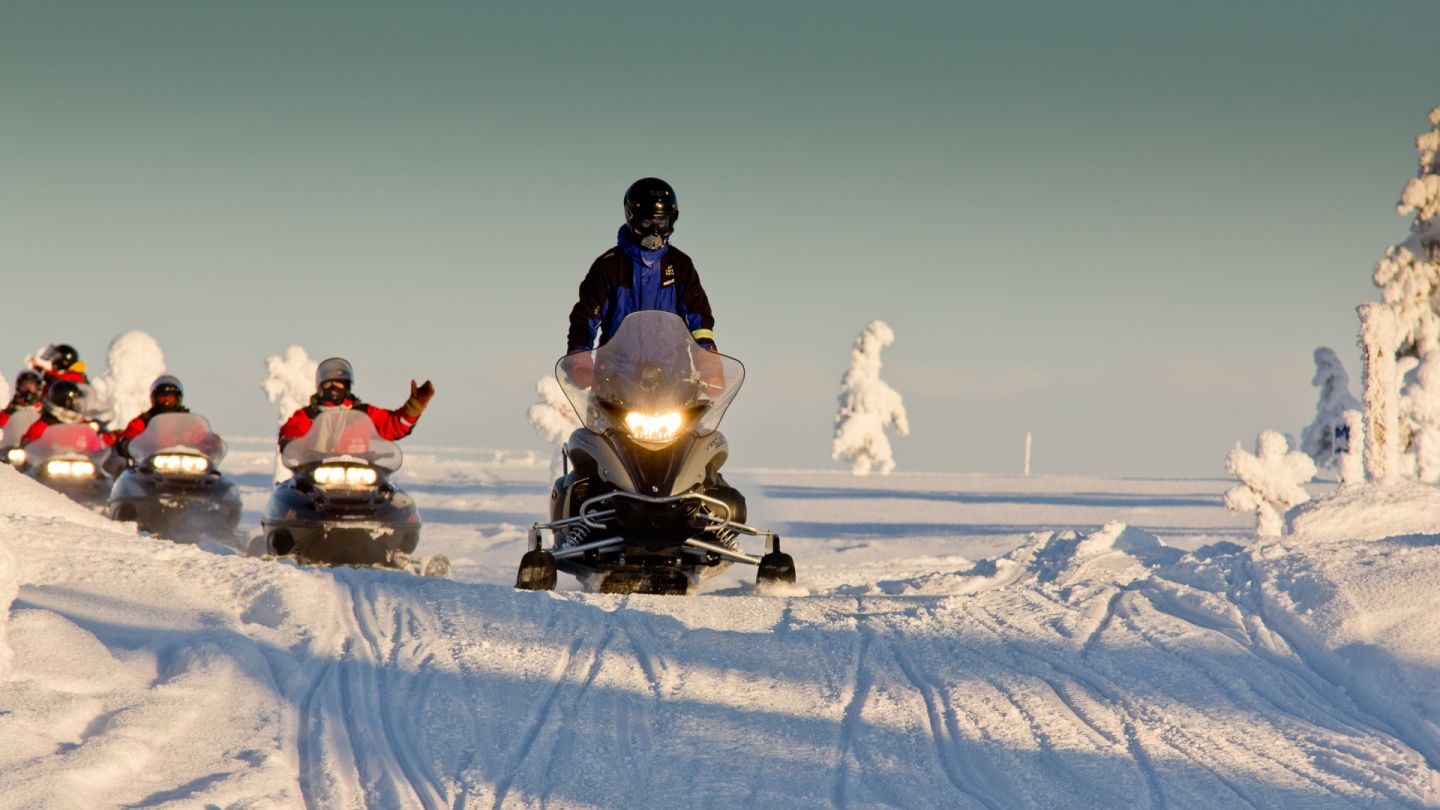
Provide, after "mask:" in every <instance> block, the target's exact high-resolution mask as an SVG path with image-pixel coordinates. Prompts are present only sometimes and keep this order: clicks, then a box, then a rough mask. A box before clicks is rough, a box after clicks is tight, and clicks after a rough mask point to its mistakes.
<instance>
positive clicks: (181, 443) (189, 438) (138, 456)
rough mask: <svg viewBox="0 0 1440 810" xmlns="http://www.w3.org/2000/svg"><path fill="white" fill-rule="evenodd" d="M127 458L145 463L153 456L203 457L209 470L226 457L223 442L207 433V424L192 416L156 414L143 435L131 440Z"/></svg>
mask: <svg viewBox="0 0 1440 810" xmlns="http://www.w3.org/2000/svg"><path fill="white" fill-rule="evenodd" d="M127 452H128V453H129V455H130V457H131V458H133V459H135V460H136V461H142V462H143V461H145V460H146V459H148V458H151V457H152V456H157V455H166V454H171V453H174V454H181V455H193V456H204V457H205V458H206V459H208V460H209V462H210V466H211V467H212V468H214V467H216V466H219V464H220V459H222V458H224V457H225V442H223V441H221V440H220V437H219V436H216V435H215V431H213V430H211V429H210V422H209V421H208V420H206V419H205V417H203V416H197V415H195V414H193V413H162V414H156V415H155V416H154V417H153V418H152V419H151V420H150V424H148V425H146V426H145V432H144V433H141V434H140V435H139V436H136V437H135V438H133V439H131V440H130V444H129V446H128V447H127Z"/></svg>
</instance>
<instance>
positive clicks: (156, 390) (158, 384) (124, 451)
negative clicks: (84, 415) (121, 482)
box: [114, 374, 208, 460]
mask: <svg viewBox="0 0 1440 810" xmlns="http://www.w3.org/2000/svg"><path fill="white" fill-rule="evenodd" d="M184 399H185V387H184V386H182V385H181V384H180V380H179V378H178V377H175V376H174V375H171V374H162V375H160V376H159V377H156V378H155V382H152V383H150V410H148V411H145V412H144V413H142V414H140V415H139V416H137V417H135V418H134V419H131V420H130V424H128V425H126V426H125V429H124V430H117V431H114V435H115V449H116V451H118V452H119V453H120V455H122V456H125V457H126V458H130V449H129V448H130V440H131V439H133V438H135V437H136V436H139V435H140V434H141V433H144V432H145V428H146V427H148V426H149V425H150V420H151V419H154V418H155V417H157V416H159V415H160V414H162V413H189V412H190V409H189V408H187V407H185V406H184V405H183V404H181V403H182V402H183V401H184ZM207 437H208V434H207V435H206V436H199V437H196V439H195V440H196V442H198V443H202V444H203V443H204V439H206V438H207ZM197 449H202V450H203V449H206V448H197ZM132 460H133V459H132Z"/></svg>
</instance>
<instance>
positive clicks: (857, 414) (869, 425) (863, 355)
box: [830, 321, 910, 475]
mask: <svg viewBox="0 0 1440 810" xmlns="http://www.w3.org/2000/svg"><path fill="white" fill-rule="evenodd" d="M894 342H895V333H894V332H893V331H891V329H890V327H889V326H886V325H885V323H884V322H883V321H871V322H870V323H869V324H868V325H866V327H865V329H864V331H862V332H861V333H860V334H859V335H858V336H857V337H856V338H855V345H854V347H853V348H852V349H851V350H850V368H849V369H848V370H847V371H846V372H845V376H844V377H843V378H841V380H840V412H839V413H838V414H836V416H835V440H834V442H832V443H831V452H830V457H831V458H833V459H836V460H840V459H844V460H846V461H849V462H850V471H851V472H852V473H854V474H855V475H868V474H869V473H870V469H871V468H872V467H877V468H879V470H880V474H881V475H889V474H890V472H891V471H892V470H894V469H895V459H894V457H893V456H892V455H891V452H890V439H889V438H888V437H887V436H886V435H885V429H886V428H887V427H894V428H895V432H896V433H898V434H899V435H901V436H905V435H908V434H909V433H910V422H909V420H908V419H907V418H906V416H905V403H904V402H902V401H901V399H900V394H899V393H898V392H896V391H895V389H894V388H891V387H890V386H889V385H888V384H886V383H885V381H884V380H881V379H880V350H881V349H884V348H885V347H886V346H889V345H890V344H891V343H894Z"/></svg>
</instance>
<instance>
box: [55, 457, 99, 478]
mask: <svg viewBox="0 0 1440 810" xmlns="http://www.w3.org/2000/svg"><path fill="white" fill-rule="evenodd" d="M45 474H46V475H51V476H55V477H56V478H84V477H88V476H92V475H94V474H95V465H94V464H91V463H90V462H88V461H63V460H60V459H56V460H55V461H47V462H45Z"/></svg>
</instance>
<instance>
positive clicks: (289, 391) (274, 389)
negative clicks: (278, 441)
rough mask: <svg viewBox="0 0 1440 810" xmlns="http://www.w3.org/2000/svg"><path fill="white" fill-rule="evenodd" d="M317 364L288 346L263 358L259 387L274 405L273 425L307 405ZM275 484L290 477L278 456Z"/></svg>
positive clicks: (278, 455)
mask: <svg viewBox="0 0 1440 810" xmlns="http://www.w3.org/2000/svg"><path fill="white" fill-rule="evenodd" d="M318 365H319V364H318V363H316V362H315V361H314V360H311V359H310V354H309V352H306V351H305V349H304V348H303V347H300V346H295V345H292V346H289V347H287V348H286V349H285V353H284V354H272V355H270V356H269V357H267V358H265V379H264V380H263V381H262V382H261V383H260V388H261V390H263V391H264V392H265V397H266V398H267V399H269V400H270V401H271V402H273V403H275V409H276V411H277V412H278V413H277V421H276V424H277V425H283V424H285V420H286V419H289V418H290V415H291V414H293V413H295V411H297V410H299V409H301V408H303V407H305V406H306V405H308V404H310V395H311V394H312V393H314V392H315V369H316V367H317V366H318ZM273 477H274V480H275V483H277V484H278V483H280V482H281V481H284V480H286V479H288V478H289V477H290V471H289V470H287V469H285V465H284V464H282V463H281V462H280V453H279V451H278V450H277V451H276V453H275V470H274V476H273Z"/></svg>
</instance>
